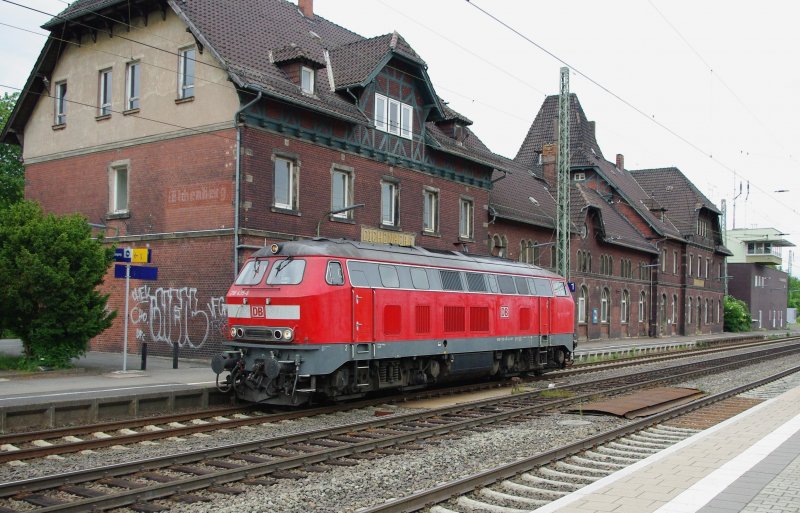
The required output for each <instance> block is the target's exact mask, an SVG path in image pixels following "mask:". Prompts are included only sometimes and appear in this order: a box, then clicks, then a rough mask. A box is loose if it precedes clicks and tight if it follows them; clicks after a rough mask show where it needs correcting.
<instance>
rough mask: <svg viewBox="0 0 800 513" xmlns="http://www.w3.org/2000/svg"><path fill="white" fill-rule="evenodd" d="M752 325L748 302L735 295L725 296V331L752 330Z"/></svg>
mask: <svg viewBox="0 0 800 513" xmlns="http://www.w3.org/2000/svg"><path fill="white" fill-rule="evenodd" d="M751 325H752V320H751V318H750V310H748V309H747V304H746V303H745V302H744V301H742V300H741V299H736V298H735V297H733V296H725V331H732V332H737V331H750V328H751Z"/></svg>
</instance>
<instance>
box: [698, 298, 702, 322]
mask: <svg viewBox="0 0 800 513" xmlns="http://www.w3.org/2000/svg"><path fill="white" fill-rule="evenodd" d="M701 320H703V300H702V299H700V296H697V325H698V326H700V321H701Z"/></svg>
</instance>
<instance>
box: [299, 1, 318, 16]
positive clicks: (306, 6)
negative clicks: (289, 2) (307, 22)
mask: <svg viewBox="0 0 800 513" xmlns="http://www.w3.org/2000/svg"><path fill="white" fill-rule="evenodd" d="M297 7H299V8H300V12H301V13H303V16H305V17H306V18H309V19H310V18H313V17H314V0H297Z"/></svg>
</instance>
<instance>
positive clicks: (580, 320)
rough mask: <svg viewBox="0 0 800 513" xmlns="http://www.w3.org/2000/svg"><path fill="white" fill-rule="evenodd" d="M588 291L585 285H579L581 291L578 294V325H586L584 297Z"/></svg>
mask: <svg viewBox="0 0 800 513" xmlns="http://www.w3.org/2000/svg"><path fill="white" fill-rule="evenodd" d="M588 295H589V291H588V290H587V289H586V285H581V290H580V292H579V293H578V324H586V296H588Z"/></svg>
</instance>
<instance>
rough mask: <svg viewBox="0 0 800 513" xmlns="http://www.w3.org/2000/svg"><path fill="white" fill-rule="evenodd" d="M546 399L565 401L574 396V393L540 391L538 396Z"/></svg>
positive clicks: (566, 391)
mask: <svg viewBox="0 0 800 513" xmlns="http://www.w3.org/2000/svg"><path fill="white" fill-rule="evenodd" d="M539 395H541V396H542V397H544V398H546V399H566V398H568V397H572V396H574V395H575V392H570V391H569V390H542V391H541V392H540V394H539Z"/></svg>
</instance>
